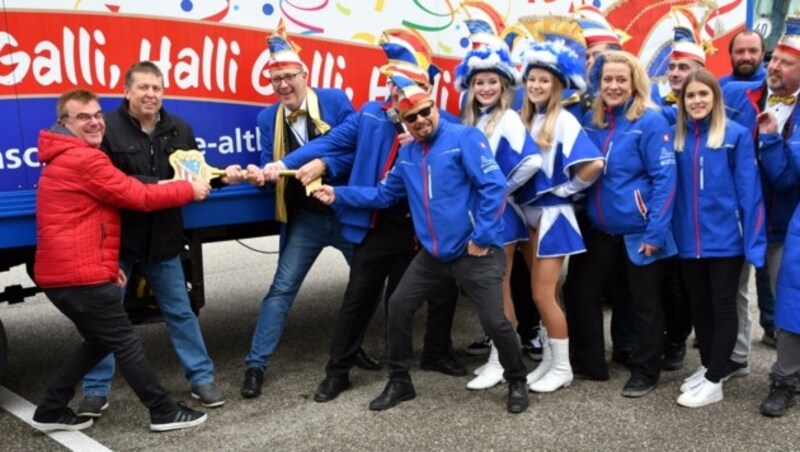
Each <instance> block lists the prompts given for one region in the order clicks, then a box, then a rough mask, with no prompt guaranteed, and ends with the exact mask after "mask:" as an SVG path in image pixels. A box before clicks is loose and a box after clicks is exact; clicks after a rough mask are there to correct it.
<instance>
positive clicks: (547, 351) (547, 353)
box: [527, 325, 553, 385]
mask: <svg viewBox="0 0 800 452" xmlns="http://www.w3.org/2000/svg"><path fill="white" fill-rule="evenodd" d="M539 340H540V341H541V342H542V361H541V362H540V363H539V365H538V366H537V367H536V369H533V372H531V373H529V374H528V377H527V382H528V384H529V385H530V384H533V383H535V382H536V381H537V380H539V379H540V378H542V377H543V376H544V374H546V373H547V371H548V370H550V367H551V366H552V365H553V350H552V349H551V348H550V340H549V338H548V337H547V328H545V327H544V325H542V327H541V328H539Z"/></svg>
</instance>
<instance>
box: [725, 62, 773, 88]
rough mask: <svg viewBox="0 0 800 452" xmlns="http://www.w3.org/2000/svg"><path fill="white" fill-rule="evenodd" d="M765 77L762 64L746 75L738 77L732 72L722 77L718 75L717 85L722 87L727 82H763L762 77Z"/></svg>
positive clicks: (765, 72)
mask: <svg viewBox="0 0 800 452" xmlns="http://www.w3.org/2000/svg"><path fill="white" fill-rule="evenodd" d="M766 78H767V70H766V69H765V68H764V65H763V64H762V65H761V66H759V67H758V69H757V70H756V71H755V72H754V73H752V74H751V75H749V76H747V77H740V76H738V75H734V74H733V73H731V74H728V75H726V76H724V77H720V79H719V85H720V86H722V87H724V86H725V85H727V84H728V83H731V82H759V83H761V82H763V81H764V79H766Z"/></svg>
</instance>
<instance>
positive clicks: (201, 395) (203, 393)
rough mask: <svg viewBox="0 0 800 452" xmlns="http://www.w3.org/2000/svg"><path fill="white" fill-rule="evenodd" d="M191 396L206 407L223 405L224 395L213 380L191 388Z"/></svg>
mask: <svg viewBox="0 0 800 452" xmlns="http://www.w3.org/2000/svg"><path fill="white" fill-rule="evenodd" d="M192 397H194V398H195V399H198V400H199V401H200V404H201V405H203V406H204V407H206V408H217V407H220V406H222V405H225V397H223V395H222V392H220V390H219V389H217V386H216V385H215V384H214V383H213V382H212V383H206V384H204V385H202V386H197V387H194V388H192Z"/></svg>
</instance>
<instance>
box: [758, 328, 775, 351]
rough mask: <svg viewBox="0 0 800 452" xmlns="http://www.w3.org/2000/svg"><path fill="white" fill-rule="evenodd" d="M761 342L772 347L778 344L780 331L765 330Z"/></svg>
mask: <svg viewBox="0 0 800 452" xmlns="http://www.w3.org/2000/svg"><path fill="white" fill-rule="evenodd" d="M761 343H762V344H764V345H766V346H768V347H772V348H776V347H777V346H778V332H777V331H775V330H764V335H763V336H761Z"/></svg>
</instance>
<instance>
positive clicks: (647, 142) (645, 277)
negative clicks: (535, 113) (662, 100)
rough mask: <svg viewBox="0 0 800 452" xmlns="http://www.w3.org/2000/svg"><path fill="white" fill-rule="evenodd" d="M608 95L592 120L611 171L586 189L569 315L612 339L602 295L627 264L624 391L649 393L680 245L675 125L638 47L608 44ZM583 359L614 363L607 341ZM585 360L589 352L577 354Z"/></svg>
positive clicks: (602, 70)
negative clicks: (631, 331)
mask: <svg viewBox="0 0 800 452" xmlns="http://www.w3.org/2000/svg"><path fill="white" fill-rule="evenodd" d="M590 77H591V79H592V85H593V86H596V87H598V88H599V95H598V96H597V97H596V98H595V100H594V103H593V105H592V112H591V115H587V116H586V118H584V119H585V121H584V122H585V125H584V127H585V129H586V132H587V134H588V135H589V137H590V138H591V139H592V141H593V142H594V143H595V144H596V145H597V146H598V147H599V148H600V151H601V152H602V153H603V155H604V156H605V158H606V166H605V169H604V170H603V175H602V176H601V177H600V178H599V179H598V180H597V182H595V184H594V186H593V187H592V188H591V189H590V190H588V192H587V194H586V213H587V215H588V217H589V220H590V222H591V225H592V227H591V230H590V232H589V233H588V234H587V235H586V237H585V240H586V248H587V253H586V254H585V255H583V256H582V258H583V259H584V260H585V262H584V263H583V264H582V265H581V268H582V269H583V271H581V273H580V274H575V275H570V280H571V281H570V284H569V286H568V287H565V290H564V297H565V299H566V302H567V303H568V304H570V312H575V313H576V314H579V315H576V316H575V317H574V318H571V319H570V325H572V327H573V329H575V330H577V331H576V333H577V334H580V335H581V338H580V345H579V344H578V341H577V340H576V350H577V349H578V347H583V346H585V345H586V344H598V343H599V344H602V343H603V311H602V306H601V303H600V297H601V295H602V292H603V289H604V287H605V285H606V284H607V281H608V280H610V279H611V278H613V277H615V276H617V275H615V272H626V274H625V276H627V281H628V289H629V291H630V294H631V300H632V309H633V315H634V327H635V331H636V346H635V348H634V349H633V353H632V355H631V358H630V361H629V364H630V371H631V376H630V378H629V379H628V381H627V382H626V383H625V386H624V387H623V390H622V395H623V396H625V397H642V396H644V395H646V394H648V393H649V392H650V391H652V389H653V388H654V387H655V385H656V383H657V382H658V379H659V377H660V375H661V355H662V349H663V339H664V311H663V307H662V301H661V294H660V288H661V287H663V285H664V280H665V278H666V276H667V264H666V260H665V259H664V258H666V257H669V256H672V255H674V254H675V252H676V251H675V243H674V240H673V238H672V231H671V229H670V222H671V220H672V205H673V197H674V195H675V178H676V170H675V152H674V150H673V147H672V130H671V129H670V127H669V125H668V124H667V121H666V119H664V117H663V116H662V115H661V114H660V113H659V111H658V110H657V107H655V105H653V104H652V102H651V100H650V83H649V79H648V77H647V73H646V72H645V70H644V68H642V66H641V65H640V64H639V61H638V60H637V59H636V57H635V56H633V55H631V54H630V53H627V52H623V51H613V52H607V53H605V54H603V55H600V56H598V57H597V59H596V60H595V65H594V67H593V69H592V72H591V74H590ZM580 359H581V360H585V361H586V362H588V363H595V362H599V363H602V364H604V363H605V349H604V347H596V346H594V347H591V353H582V354H581V357H580ZM576 364H577V365H582V364H583V363H581V361H576Z"/></svg>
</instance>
